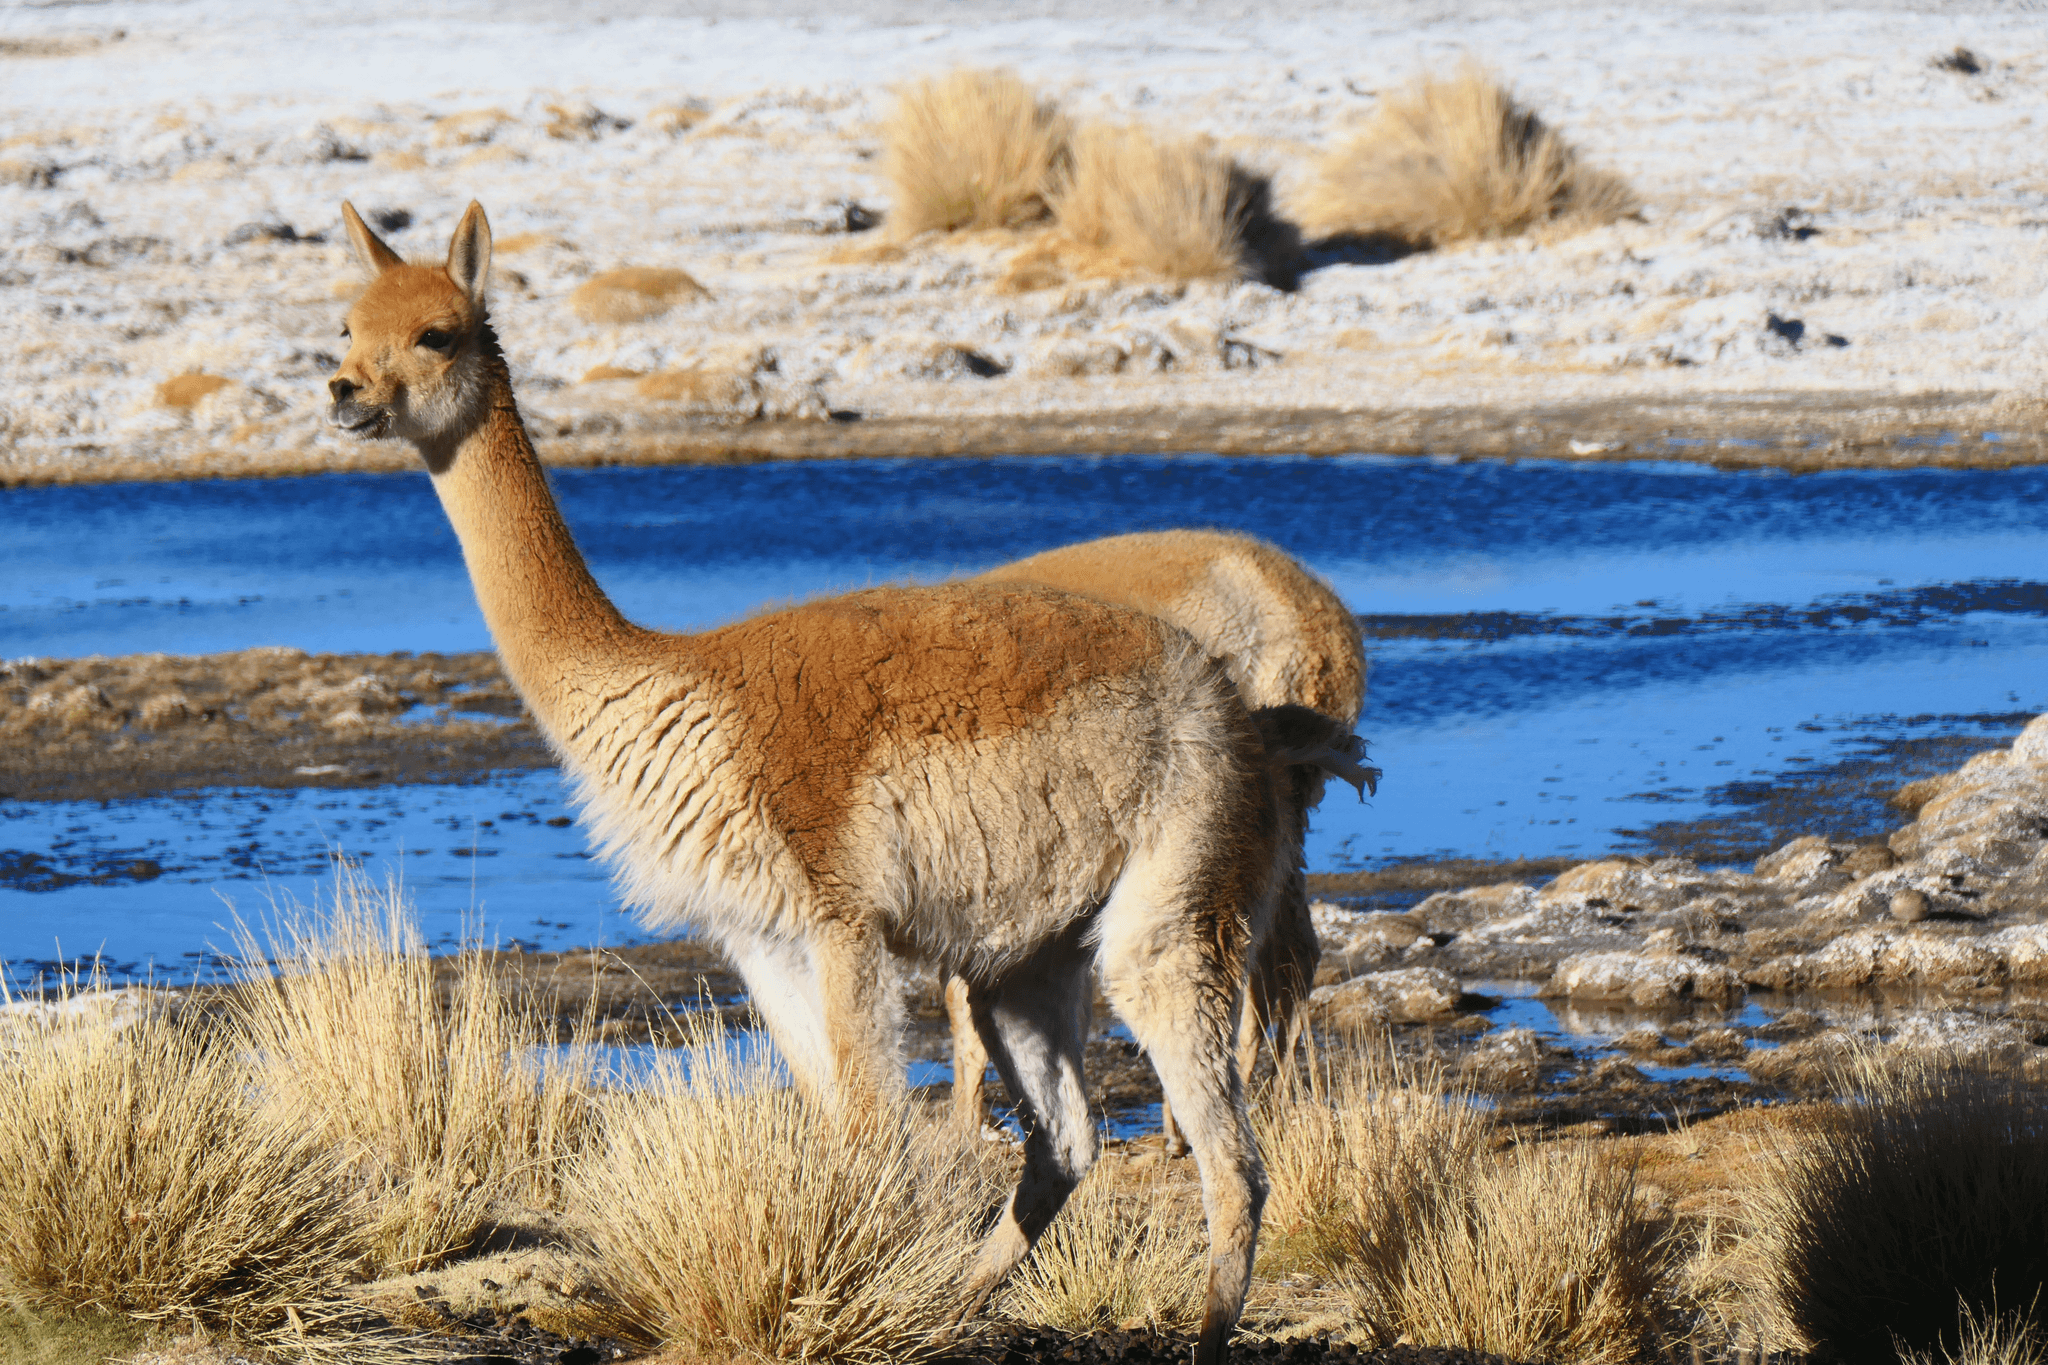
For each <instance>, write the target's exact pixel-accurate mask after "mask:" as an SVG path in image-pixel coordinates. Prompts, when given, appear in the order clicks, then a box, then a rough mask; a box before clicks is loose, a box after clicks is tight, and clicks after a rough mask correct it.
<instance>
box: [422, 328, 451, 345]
mask: <svg viewBox="0 0 2048 1365" xmlns="http://www.w3.org/2000/svg"><path fill="white" fill-rule="evenodd" d="M419 344H420V345H422V346H424V347H426V348H427V349H428V350H430V351H445V350H447V349H448V348H449V347H450V346H452V345H454V344H455V338H454V337H452V336H449V335H448V334H447V333H446V332H443V331H441V330H440V329H439V328H433V327H430V328H428V329H427V330H426V331H424V332H421V333H420V343H419Z"/></svg>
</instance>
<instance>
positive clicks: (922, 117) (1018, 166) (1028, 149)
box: [882, 69, 1072, 239]
mask: <svg viewBox="0 0 2048 1365" xmlns="http://www.w3.org/2000/svg"><path fill="white" fill-rule="evenodd" d="M1071 131H1072V130H1071V126H1070V125H1069V123H1068V121H1067V119H1066V117H1065V116H1064V115H1063V114H1061V113H1060V111H1059V109H1058V107H1057V106H1056V105H1055V104H1053V103H1052V102H1051V101H1050V100H1046V99H1043V98H1041V97H1040V96H1039V95H1038V94H1037V93H1036V92H1035V91H1033V90H1032V89H1031V88H1030V87H1029V86H1027V85H1026V84H1025V83H1024V82H1023V81H1022V80H1020V79H1019V78H1018V77H1017V75H1016V73H1015V72H1012V71H989V70H974V69H961V70H956V71H951V72H948V73H947V74H945V75H943V76H937V77H927V78H925V79H922V80H916V81H912V82H910V83H908V84H906V85H904V86H903V87H902V88H900V89H899V90H898V91H897V92H896V106H895V109H894V110H893V111H892V112H891V114H890V116H889V119H888V121H887V122H886V123H885V124H884V125H883V128H882V140H883V146H884V151H883V170H884V174H885V175H886V176H887V177H888V180H889V185H890V189H891V200H890V209H889V218H888V226H889V229H890V235H891V236H892V237H895V238H898V239H901V238H904V237H912V236H916V235H917V234H919V233H922V232H958V231H963V230H971V229H988V228H1019V227H1025V226H1028V225H1030V224H1032V223H1036V222H1038V221H1040V220H1042V219H1044V218H1045V217H1046V216H1047V214H1048V212H1049V209H1048V207H1047V190H1048V187H1049V186H1050V184H1051V182H1052V180H1053V177H1054V175H1055V173H1056V172H1057V171H1058V169H1059V167H1060V166H1061V164H1062V163H1063V162H1064V160H1065V158H1066V155H1067V142H1068V138H1069V136H1070V135H1071Z"/></svg>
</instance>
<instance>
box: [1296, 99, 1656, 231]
mask: <svg viewBox="0 0 2048 1365" xmlns="http://www.w3.org/2000/svg"><path fill="white" fill-rule="evenodd" d="M1637 207H1638V201H1637V199H1636V196H1635V194H1634V192H1633V191H1631V190H1630V189H1629V187H1628V186H1627V184H1625V183H1624V182H1623V181H1622V180H1621V179H1620V178H1619V177H1617V176H1615V175H1613V174H1612V173H1610V172H1607V171H1603V170H1598V169H1595V168H1593V167H1590V166H1588V165H1586V163H1585V162H1584V161H1583V160H1582V159H1581V158H1580V156H1579V154H1578V152H1577V151H1575V150H1574V149H1573V148H1572V146H1571V144H1569V143H1567V142H1566V141H1565V140H1564V139H1563V138H1562V137H1561V136H1559V135H1558V133H1557V131H1556V130H1555V129H1553V128H1551V127H1550V126H1548V125H1547V124H1545V123H1544V121H1543V120H1542V119H1541V118H1539V117H1538V116H1537V115H1536V114H1535V113H1533V112H1531V111H1530V110H1528V109H1526V108H1524V107H1523V106H1522V105H1521V104H1519V103H1517V102H1516V100H1515V98H1514V96H1513V95H1512V94H1510V93H1509V92H1508V91H1507V90H1506V89H1505V88H1504V87H1503V86H1502V85H1501V84H1500V82H1499V81H1498V80H1496V79H1495V78H1494V77H1493V76H1492V75H1491V74H1490V73H1488V72H1487V71H1485V70H1484V69H1482V68H1480V67H1479V66H1477V65H1474V64H1471V63H1467V64H1466V65H1465V66H1464V67H1463V68H1462V69H1461V70H1459V72H1458V73H1457V74H1456V75H1453V76H1448V77H1444V76H1425V77H1423V78H1422V79H1420V80H1418V81H1417V82H1416V83H1415V84H1414V85H1413V86H1411V87H1410V88H1409V89H1407V90H1406V91H1403V92H1402V93H1400V94H1396V95H1392V96H1389V97H1388V98H1387V99H1386V100H1385V101H1384V102H1382V103H1381V105H1380V106H1379V108H1378V109H1377V110H1376V111H1375V112H1374V114H1373V116H1372V118H1371V120H1370V121H1369V122H1368V123H1367V124H1366V126H1365V127H1364V128H1363V129H1362V130H1361V131H1360V132H1359V133H1358V135H1357V136H1355V137H1353V138H1352V139H1350V140H1349V141H1348V142H1346V143H1344V144H1343V145H1342V146H1339V147H1337V148H1335V149H1333V150H1332V151H1330V152H1328V153H1327V154H1325V156H1324V157H1323V159H1322V162H1321V164H1320V165H1319V166H1318V167H1317V170H1316V174H1315V176H1314V178H1313V180H1312V181H1311V182H1310V184H1309V185H1308V187H1307V189H1306V190H1305V191H1304V192H1303V194H1302V195H1301V197H1300V199H1299V202H1298V203H1297V204H1296V205H1295V209H1296V216H1297V217H1298V218H1299V220H1300V222H1301V226H1302V229H1303V231H1304V232H1306V233H1307V234H1308V235H1309V236H1310V237H1311V238H1320V239H1325V240H1327V239H1342V238H1381V239H1389V238H1390V239H1393V240H1394V241H1396V242H1399V243H1401V244H1404V245H1406V246H1408V247H1411V248H1416V249H1421V248H1428V247H1438V246H1446V245H1449V244H1451V243H1454V242H1463V241H1479V240H1486V239H1489V238H1497V237H1512V236H1514V235H1516V234H1518V233H1522V232H1527V231H1529V230H1530V229H1531V228H1536V227H1540V226H1542V225H1545V224H1552V223H1555V224H1559V225H1562V226H1574V227H1590V226H1593V225H1596V224H1600V223H1611V222H1613V221H1615V220H1616V219H1618V218H1622V217H1625V216H1626V215H1628V214H1630V213H1633V212H1635V210H1636V208H1637Z"/></svg>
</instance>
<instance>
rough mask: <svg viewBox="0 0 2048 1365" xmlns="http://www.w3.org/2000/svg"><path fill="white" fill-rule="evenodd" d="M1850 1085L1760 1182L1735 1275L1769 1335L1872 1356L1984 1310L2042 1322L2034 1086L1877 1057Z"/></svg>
mask: <svg viewBox="0 0 2048 1365" xmlns="http://www.w3.org/2000/svg"><path fill="white" fill-rule="evenodd" d="M1847 1087H1848V1089H1849V1092H1850V1093H1849V1095H1848V1097H1847V1099H1846V1101H1845V1102H1844V1103H1841V1104H1838V1105H1833V1106H1830V1107H1828V1108H1827V1109H1826V1110H1824V1111H1822V1113H1821V1115H1820V1117H1819V1119H1818V1131H1817V1132H1815V1133H1813V1134H1812V1135H1810V1136H1805V1137H1802V1138H1799V1139H1796V1140H1794V1141H1792V1142H1789V1143H1788V1144H1787V1145H1786V1146H1785V1147H1783V1148H1782V1149H1780V1150H1779V1151H1777V1152H1776V1153H1774V1157H1773V1160H1772V1161H1771V1162H1770V1163H1769V1164H1768V1167H1767V1169H1766V1174H1765V1178H1764V1181H1763V1183H1762V1184H1761V1186H1760V1187H1759V1188H1758V1189H1757V1190H1756V1191H1755V1192H1754V1196H1753V1207H1752V1211H1751V1218H1752V1224H1753V1227H1752V1232H1751V1235H1750V1236H1749V1237H1748V1238H1747V1239H1746V1240H1745V1241H1744V1242H1743V1243H1742V1244H1741V1245H1740V1246H1739V1247H1738V1248H1737V1250H1736V1253H1735V1255H1736V1262H1735V1264H1734V1266H1733V1267H1732V1268H1731V1271H1730V1275H1731V1278H1733V1279H1734V1280H1735V1281H1736V1282H1737V1283H1738V1284H1740V1285H1742V1286H1743V1287H1744V1288H1745V1289H1747V1291H1748V1293H1749V1297H1750V1300H1751V1305H1750V1313H1751V1320H1752V1322H1753V1323H1754V1324H1755V1325H1756V1326H1757V1327H1758V1328H1759V1329H1761V1330H1762V1332H1763V1335H1764V1338H1765V1340H1766V1342H1767V1343H1768V1344H1770V1345H1771V1346H1772V1347H1773V1348H1774V1349H1808V1350H1823V1351H1826V1352H1827V1353H1828V1354H1829V1355H1831V1356H1833V1357H1834V1358H1837V1359H1842V1360H1877V1359H1888V1358H1890V1356H1891V1354H1892V1352H1893V1350H1894V1342H1895V1341H1896V1343H1897V1346H1898V1347H1899V1348H1900V1349H1904V1350H1909V1351H1921V1352H1928V1353H1933V1352H1944V1353H1953V1351H1954V1350H1955V1349H1957V1348H1958V1346H1959V1343H1960V1342H1961V1341H1963V1340H1964V1339H1967V1338H1970V1337H1972V1336H1976V1337H1980V1338H1981V1337H1982V1336H1983V1335H1984V1331H1983V1330H1980V1329H1982V1328H1983V1327H1984V1326H1985V1324H1989V1325H1990V1326H1991V1327H1992V1328H1993V1329H1996V1330H2000V1331H2006V1332H2009V1333H2010V1334H2013V1335H2016V1336H2025V1335H2029V1334H2034V1333H2038V1331H2039V1329H2040V1314H2041V1312H2042V1309H2043V1305H2042V1303H2041V1302H2040V1296H2041V1293H2042V1289H2043V1286H2044V1284H2048V1109H2044V1106H2043V1104H2042V1102H2041V1099H2040V1097H2039V1096H2038V1095H2036V1094H2032V1093H2029V1092H2028V1091H2027V1090H2026V1089H2025V1088H2023V1087H2022V1085H2021V1084H2020V1083H2018V1082H2017V1081H2015V1080H2014V1079H2012V1078H2010V1077H2006V1076H1998V1075H1987V1074H1983V1073H1981V1072H1976V1071H1972V1070H1969V1069H1966V1068H1964V1067H1961V1066H1957V1065H1954V1064H1946V1063H1937V1062H1925V1061H1917V1062H1909V1063H1906V1064H1904V1065H1902V1066H1898V1067H1895V1068H1888V1067H1887V1066H1886V1065H1885V1064H1884V1063H1883V1062H1882V1061H1881V1060H1879V1059H1876V1058H1871V1057H1864V1058H1860V1059H1858V1060H1856V1061H1855V1062H1854V1063H1853V1064H1852V1070H1851V1073H1850V1075H1849V1076H1848V1077H1847ZM1959 1297H1960V1301H1961V1309H1962V1312H1961V1314H1960V1316H1959V1313H1958V1298H1959ZM2001 1305H2002V1306H2003V1309H2001ZM2002 1311H2003V1316H2004V1319H2005V1323H2004V1326H2003V1327H2001V1326H2000V1322H2001V1312H2002Z"/></svg>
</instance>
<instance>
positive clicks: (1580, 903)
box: [1537, 858, 1714, 914]
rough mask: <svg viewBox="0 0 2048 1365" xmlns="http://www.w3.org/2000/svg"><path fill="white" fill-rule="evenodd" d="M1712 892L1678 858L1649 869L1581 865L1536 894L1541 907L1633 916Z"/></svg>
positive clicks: (1611, 863) (1617, 862)
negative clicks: (1550, 906)
mask: <svg viewBox="0 0 2048 1365" xmlns="http://www.w3.org/2000/svg"><path fill="white" fill-rule="evenodd" d="M1713 889H1714V886H1713V883H1712V880H1711V879H1709V878H1706V877H1704V876H1702V875H1701V873H1700V870H1699V868H1698V867H1697V866H1695V865H1694V864H1693V863H1691V862H1688V861H1686V860H1685V859H1683V858H1664V859H1660V860H1658V861H1657V862H1654V863H1651V864H1649V865H1648V866H1644V865H1643V864H1641V863H1635V862H1629V861H1625V860H1622V859H1608V860H1606V861H1603V862H1597V863H1581V864H1579V865H1578V866H1577V867H1574V868H1572V869H1570V870H1569V871H1567V872H1562V873H1559V874H1558V877H1557V879H1556V880H1555V881H1553V882H1551V884H1550V885H1548V886H1546V887H1544V888H1543V890H1542V891H1541V892H1540V893H1538V895H1537V899H1538V901H1540V902H1541V903H1543V904H1546V905H1559V904H1562V905H1571V906H1574V907H1577V908H1582V909H1587V910H1605V911H1609V912H1613V913H1619V914H1636V913H1639V912H1641V911H1645V910H1675V909H1677V908H1678V907H1679V906H1681V905H1683V904H1685V903H1686V902H1687V901H1689V900H1692V899H1693V898H1694V897H1696V896H1699V895H1701V894H1702V893H1704V892H1707V891H1711V890H1713Z"/></svg>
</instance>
